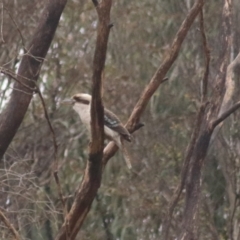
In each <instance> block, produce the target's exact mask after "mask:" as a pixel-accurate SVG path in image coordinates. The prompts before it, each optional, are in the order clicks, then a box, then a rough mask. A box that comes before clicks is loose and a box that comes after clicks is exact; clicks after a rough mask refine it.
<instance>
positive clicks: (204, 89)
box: [163, 9, 210, 239]
mask: <svg viewBox="0 0 240 240" xmlns="http://www.w3.org/2000/svg"><path fill="white" fill-rule="evenodd" d="M199 22H200V31H201V35H202V42H203V49H204V54H205V71H204V74H203V78H202V81H201V82H202V94H201V106H200V108H199V110H198V113H197V118H196V123H195V125H194V126H195V128H194V130H193V133H192V136H191V139H190V143H189V145H188V147H187V150H186V155H185V159H184V163H183V167H182V171H181V180H180V183H179V185H178V186H177V188H176V190H175V192H174V195H173V196H172V199H171V201H170V204H169V209H168V216H167V218H166V223H165V224H164V225H165V226H164V229H163V234H164V236H165V239H168V233H169V228H170V224H171V220H172V215H173V211H174V208H175V207H176V205H177V203H178V201H179V199H180V196H181V194H182V191H183V188H184V185H185V182H186V178H187V173H188V170H189V164H190V160H191V157H192V154H193V151H194V148H195V145H196V141H197V138H198V136H199V132H200V128H201V125H202V122H203V119H204V114H205V111H206V107H207V105H208V104H209V103H208V102H206V100H207V90H208V75H209V63H210V51H209V47H208V43H207V38H206V34H205V29H204V18H203V9H201V11H200V14H199Z"/></svg>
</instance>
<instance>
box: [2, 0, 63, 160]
mask: <svg viewBox="0 0 240 240" xmlns="http://www.w3.org/2000/svg"><path fill="white" fill-rule="evenodd" d="M66 2H67V0H59V1H58V0H50V1H47V5H46V7H45V10H44V11H43V14H42V17H41V19H40V23H39V25H38V27H37V28H36V31H35V33H34V35H33V38H32V40H31V42H30V43H29V45H28V46H27V47H26V49H27V53H28V54H24V56H23V58H22V61H21V64H20V67H19V70H18V74H17V75H18V76H24V78H22V77H18V80H19V81H20V82H21V84H20V83H18V82H15V83H14V89H13V91H12V94H11V98H10V100H9V102H8V104H7V106H6V108H5V109H4V111H3V112H2V113H1V115H0V158H1V159H2V157H3V155H4V153H5V151H6V150H7V148H8V146H9V144H10V142H11V141H12V139H13V137H14V135H15V134H16V132H17V130H18V128H19V126H20V124H21V122H22V121H23V118H24V116H25V113H26V111H27V109H28V106H29V103H30V101H31V99H32V94H33V90H31V88H34V87H35V83H34V82H33V81H37V79H38V76H39V73H40V70H41V66H42V63H43V60H44V58H45V56H46V54H47V51H48V49H49V46H50V44H51V42H52V39H53V36H54V34H55V31H56V28H57V26H58V22H59V19H60V16H61V14H62V11H63V9H64V7H65V4H66ZM25 78H26V79H31V80H32V81H28V80H26V79H25ZM22 83H23V84H25V85H27V86H28V87H25V86H24V85H23V84H22ZM24 92H26V93H27V94H25V93H24Z"/></svg>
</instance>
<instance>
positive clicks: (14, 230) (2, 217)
mask: <svg viewBox="0 0 240 240" xmlns="http://www.w3.org/2000/svg"><path fill="white" fill-rule="evenodd" d="M0 218H1V219H2V221H3V222H4V224H5V225H6V227H7V228H8V229H9V231H10V232H11V233H12V235H13V236H14V238H15V239H16V240H20V236H19V234H18V232H17V230H16V229H15V228H14V226H13V225H12V224H11V223H10V221H9V220H8V218H7V217H6V216H5V215H4V213H3V212H2V209H0Z"/></svg>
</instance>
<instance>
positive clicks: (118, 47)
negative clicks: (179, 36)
mask: <svg viewBox="0 0 240 240" xmlns="http://www.w3.org/2000/svg"><path fill="white" fill-rule="evenodd" d="M193 3H194V1H191V0H181V1H174V0H169V1H164V0H142V1H136V0H134V1H127V0H119V1H113V6H112V11H111V20H112V22H113V24H114V27H113V28H112V29H111V33H110V38H109V43H108V52H107V60H106V66H105V72H104V90H103V92H104V97H103V99H104V105H105V106H106V107H108V108H110V109H111V110H112V111H113V112H115V113H117V114H118V115H119V117H120V118H121V120H122V121H123V122H126V121H127V119H128V117H129V115H130V113H131V111H132V109H133V107H134V106H135V104H136V102H137V100H138V98H139V95H140V93H141V92H142V90H143V89H144V87H145V85H146V84H147V83H148V81H149V80H150V79H151V77H152V75H153V73H154V72H155V71H156V69H157V67H158V66H159V64H160V63H161V61H162V59H163V58H164V56H165V55H166V54H168V52H167V49H168V47H169V44H170V43H171V42H172V40H173V38H174V36H175V34H176V32H177V30H178V28H179V27H180V24H181V22H182V21H183V20H184V18H185V16H186V14H187V13H188V11H189V10H190V8H191V6H192V4H193ZM44 4H45V3H44V1H36V0H21V1H17V0H16V1H7V0H3V1H2V3H1V13H0V16H1V17H0V19H1V21H0V23H1V24H0V25H1V34H0V38H1V41H0V46H1V53H0V67H3V68H9V69H12V70H13V71H16V70H17V69H18V66H19V62H20V61H21V57H22V55H23V53H24V52H23V48H24V45H26V44H27V42H28V40H29V39H30V37H31V36H32V35H33V31H34V29H35V28H36V26H37V24H38V21H39V17H40V13H41V12H42V8H43V6H44ZM222 8H223V1H218V0H211V1H206V3H205V6H204V18H205V28H206V35H207V40H208V44H209V46H210V51H211V65H210V75H209V83H210V86H211V81H212V80H213V78H214V77H215V75H216V66H217V65H218V64H219V62H218V61H219V59H220V57H221V44H220V41H219V39H220V36H221V23H222ZM232 13H233V18H232V26H233V44H232V48H231V59H234V58H235V57H236V55H237V54H238V52H239V45H240V42H239V39H240V29H239V27H238V24H239V22H240V14H239V13H240V3H239V1H234V3H233V9H232ZM96 26H97V15H96V11H95V8H94V5H93V4H92V2H91V1H87V0H78V1H77V0H69V1H68V3H67V5H66V7H65V9H64V12H63V14H62V16H61V20H60V24H59V26H58V29H57V32H56V34H55V37H54V39H53V42H52V44H51V47H50V49H49V51H48V54H47V57H46V59H45V61H44V64H43V67H42V71H41V74H40V79H39V82H38V83H39V87H40V89H41V92H42V95H43V97H44V100H45V102H46V104H47V110H48V114H49V116H50V120H51V123H52V125H53V127H54V130H55V134H56V138H57V143H58V145H59V149H58V153H59V155H58V161H59V167H60V169H59V179H60V182H61V186H62V190H63V194H64V196H65V197H66V198H67V206H68V208H70V206H71V204H72V202H73V198H74V193H75V191H76V188H77V187H78V186H79V183H80V182H81V179H82V177H83V174H84V169H85V165H86V159H87V156H88V137H87V134H86V131H85V129H84V127H83V125H82V124H81V122H80V120H79V118H78V116H77V114H76V113H75V112H74V111H73V110H72V109H71V108H70V107H68V106H63V105H61V104H60V102H61V101H62V100H63V99H65V98H68V97H70V96H71V95H73V94H75V93H79V92H88V93H90V92H91V77H92V60H93V54H94V48H95V40H96ZM204 62H205V60H204V53H203V48H202V41H201V33H200V31H199V21H198V19H196V21H195V22H194V24H193V26H192V27H191V30H190V31H189V33H188V35H187V38H186V39H185V40H184V44H183V46H182V48H181V52H180V54H179V56H178V58H177V60H176V61H175V62H174V64H173V66H172V68H171V69H170V71H169V72H168V74H167V77H168V78H169V80H168V81H167V82H165V83H164V84H162V85H161V86H160V88H159V89H158V90H157V92H156V93H155V94H154V96H153V97H152V99H151V101H150V104H149V105H148V107H147V110H146V111H145V113H144V115H143V116H142V119H141V121H142V122H144V123H145V127H143V128H141V129H140V130H139V131H137V132H136V133H134V134H133V138H134V140H133V143H132V144H129V145H128V146H127V147H128V150H129V152H130V153H131V155H132V160H133V161H132V164H133V167H134V170H135V171H136V172H137V173H138V174H134V173H131V172H130V171H129V170H128V169H127V167H126V164H125V162H124V160H123V156H122V154H121V153H117V155H115V156H114V157H113V158H112V159H111V160H110V161H109V163H108V164H107V166H106V170H105V172H104V174H103V179H102V184H101V188H100V190H99V191H98V195H97V197H96V199H95V201H94V203H93V205H92V209H91V211H90V212H89V214H88V216H87V219H86V220H85V222H84V225H83V227H82V228H81V231H80V232H79V234H78V236H77V238H76V239H84V240H85V239H119V240H120V239H121V240H132V239H139V240H141V239H149V240H152V239H161V237H162V227H163V223H164V220H165V219H166V216H167V206H168V204H169V201H170V198H171V196H172V194H173V192H174V190H175V189H176V186H177V184H178V183H179V179H180V173H181V168H182V164H183V160H184V157H185V152H186V148H187V145H188V143H189V140H190V136H191V133H192V131H193V127H194V121H195V119H196V112H197V109H198V106H199V104H200V89H201V86H200V80H201V78H202V75H203V72H204V67H205V65H204ZM0 79H1V81H0V87H1V92H0V101H1V102H0V103H1V108H2V109H3V108H4V106H5V104H6V102H7V101H8V99H9V95H10V93H11V91H12V88H13V82H14V81H13V80H12V79H10V78H8V77H6V75H3V74H2V75H0ZM238 80H239V79H237V80H236V81H237V83H238ZM238 96H239V90H238V89H237V90H236V93H235V95H234V100H239V98H238ZM239 114H240V113H239V112H236V113H234V114H233V115H232V116H231V117H230V118H229V119H227V120H226V122H225V123H224V126H223V128H222V129H221V131H220V132H219V134H218V135H217V137H216V138H215V140H214V141H213V142H212V143H211V145H210V148H209V151H208V156H207V159H206V163H205V166H204V169H203V184H202V195H201V204H200V205H199V211H200V214H199V219H198V228H199V239H234V240H235V239H239V236H240V227H239V214H240V212H239V199H238V198H239V190H240V189H239V188H240V182H239V181H240V175H239V172H240V171H239V170H240V160H239V154H240V150H239V147H240V134H239V129H240V126H239V121H238V119H239V117H240V115H239ZM53 153H54V146H53V142H52V136H51V134H50V131H49V126H48V124H47V121H46V119H45V116H44V111H43V106H42V103H41V101H40V99H39V96H38V95H37V94H36V95H34V97H33V99H32V101H31V104H30V107H29V109H28V112H27V114H26V116H25V119H24V122H23V123H22V124H21V127H20V129H19V131H18V132H17V135H16V136H15V138H14V140H13V141H12V143H11V145H10V147H9V148H8V151H7V152H6V154H5V155H4V159H3V161H2V162H1V164H0V207H1V211H2V212H4V214H5V215H6V216H7V217H8V218H9V220H10V222H11V223H12V224H13V225H14V226H15V227H16V229H17V230H18V231H19V233H20V235H21V237H22V239H31V240H32V239H34V240H42V239H44V240H51V239H54V237H55V235H56V234H57V232H58V230H59V228H60V227H61V225H62V223H63V215H62V205H61V202H60V200H59V195H58V192H57V186H56V183H55V181H54V179H53V177H52V167H51V166H52V162H53V160H54V156H53ZM184 193H185V192H184ZM233 196H235V197H236V198H234V197H233ZM233 198H234V199H235V200H234V201H232V199H233ZM183 211H184V194H183V196H182V198H181V200H180V201H179V203H178V205H177V207H176V208H175V211H174V214H173V220H172V224H171V228H170V239H175V238H176V237H177V236H178V233H179V231H180V229H181V220H182V215H183ZM0 238H1V239H11V235H10V234H9V229H8V228H7V227H6V226H5V224H4V223H3V222H0Z"/></svg>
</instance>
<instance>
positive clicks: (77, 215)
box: [56, 0, 112, 240]
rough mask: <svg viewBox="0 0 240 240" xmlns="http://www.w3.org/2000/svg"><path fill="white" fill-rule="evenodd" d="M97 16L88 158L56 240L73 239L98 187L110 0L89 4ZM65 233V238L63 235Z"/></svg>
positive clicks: (100, 166) (100, 173) (101, 152)
mask: <svg viewBox="0 0 240 240" xmlns="http://www.w3.org/2000/svg"><path fill="white" fill-rule="evenodd" d="M93 3H94V4H95V6H96V10H97V13H98V20H99V22H98V28H97V41H96V48H95V53H94V60H93V77H92V80H93V87H92V102H91V120H92V121H91V143H90V147H89V159H88V161H87V166H86V169H85V174H84V179H83V181H82V183H81V186H80V187H79V189H78V190H77V193H76V197H75V199H74V202H73V205H72V207H71V209H70V212H69V214H68V216H67V218H66V219H65V223H64V224H63V226H62V228H61V229H60V231H59V233H58V235H57V237H56V240H65V239H67V237H69V239H71V240H73V239H75V237H76V235H77V233H78V231H79V230H80V228H81V226H82V224H83V222H84V220H85V218H86V216H87V214H88V212H89V210H90V208H91V205H92V202H93V200H94V198H95V196H96V194H97V190H98V188H99V187H100V184H101V176H102V157H103V146H104V132H103V123H104V119H103V112H104V111H103V105H102V96H101V90H102V73H103V70H104V65H105V59H106V52H107V43H108V37H109V33H110V28H111V24H110V10H111V5H112V1H111V0H105V1H101V3H98V2H97V1H93ZM67 231H69V235H68V234H67Z"/></svg>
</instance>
